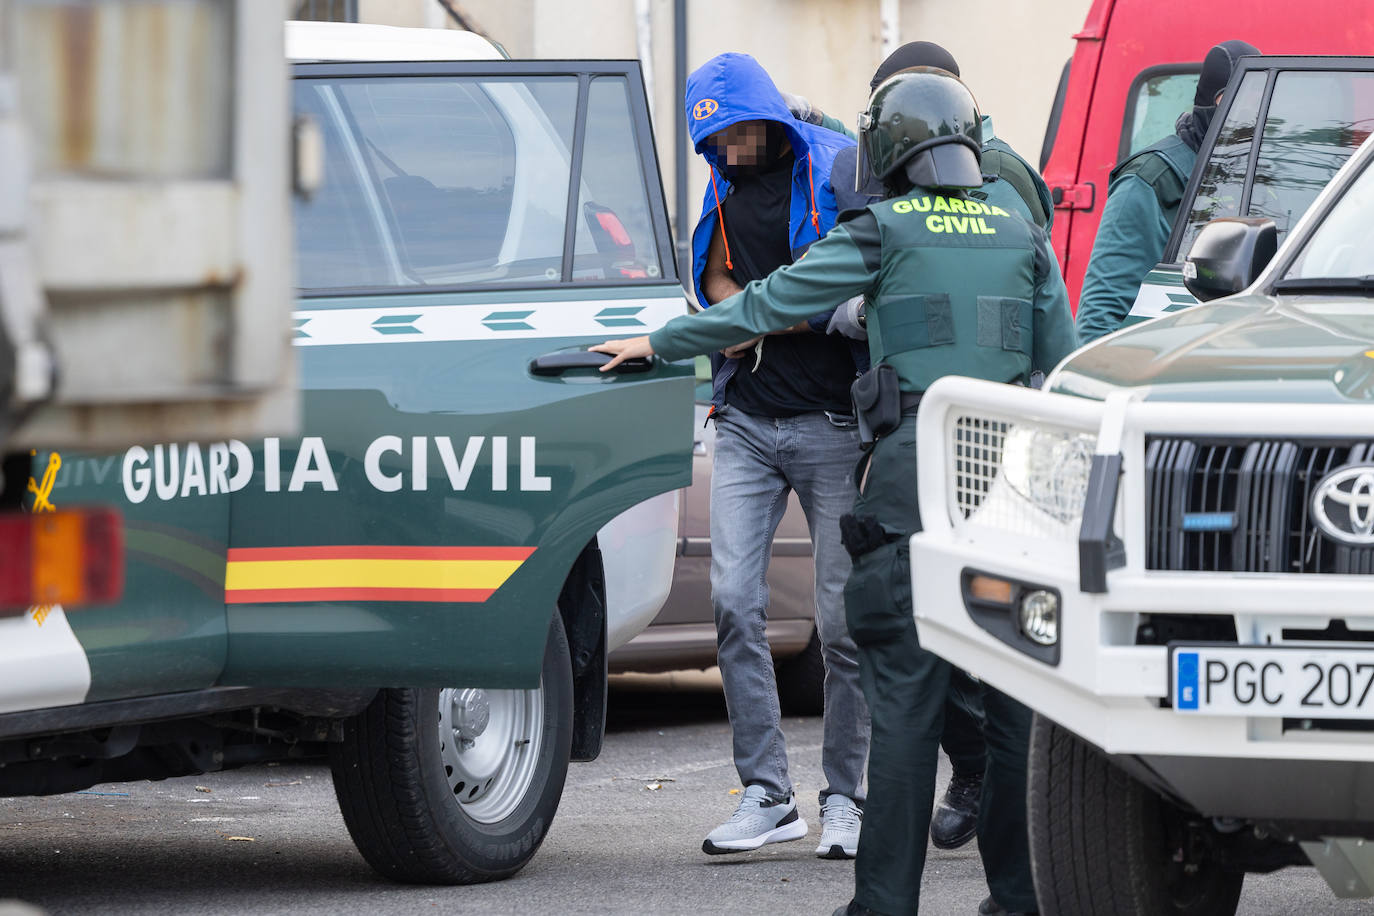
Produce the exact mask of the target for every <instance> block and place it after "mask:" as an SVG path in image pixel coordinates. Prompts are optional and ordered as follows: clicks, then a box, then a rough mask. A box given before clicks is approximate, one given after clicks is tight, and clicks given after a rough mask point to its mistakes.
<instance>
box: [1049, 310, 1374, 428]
mask: <svg viewBox="0 0 1374 916" xmlns="http://www.w3.org/2000/svg"><path fill="white" fill-rule="evenodd" d="M1047 387H1049V388H1051V389H1052V390H1054V391H1057V392H1060V393H1062V394H1072V395H1078V396H1080V397H1089V398H1095V399H1101V398H1105V397H1106V396H1107V395H1108V394H1109V393H1110V392H1111V391H1113V390H1116V389H1120V388H1136V387H1148V388H1149V393H1148V394H1147V395H1146V399H1147V400H1161V401H1238V402H1255V401H1265V402H1295V403H1349V402H1351V401H1354V402H1361V401H1364V402H1369V403H1374V301H1371V300H1370V299H1367V298H1362V297H1358V296H1338V297H1325V296H1284V297H1281V298H1280V297H1274V296H1264V295H1253V294H1252V295H1244V296H1235V297H1231V298H1228V299H1223V300H1219V301H1217V302H1213V303H1209V304H1206V305H1198V306H1194V307H1192V308H1189V309H1186V310H1184V311H1181V312H1178V313H1176V314H1173V315H1168V316H1165V317H1163V318H1158V319H1155V320H1154V321H1148V322H1144V323H1142V324H1138V325H1132V326H1131V327H1129V328H1126V329H1125V330H1122V331H1119V332H1117V333H1115V334H1112V335H1111V336H1109V337H1105V338H1103V339H1101V340H1099V341H1097V342H1096V343H1094V344H1093V345H1091V346H1089V347H1085V348H1084V349H1082V350H1079V351H1078V352H1077V353H1075V354H1073V355H1072V356H1070V357H1069V358H1068V359H1067V360H1066V361H1065V362H1064V363H1063V364H1061V366H1060V367H1059V369H1058V370H1057V371H1056V372H1055V373H1054V374H1053V375H1052V376H1051V378H1050V379H1049V383H1048V385H1047Z"/></svg>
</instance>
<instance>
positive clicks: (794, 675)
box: [773, 630, 825, 716]
mask: <svg viewBox="0 0 1374 916" xmlns="http://www.w3.org/2000/svg"><path fill="white" fill-rule="evenodd" d="M773 668H774V671H775V673H776V675H777V680H778V703H779V704H780V705H781V707H782V713H783V715H785V716H819V715H821V714H822V713H823V712H824V711H825V659H824V658H822V657H821V633H820V630H812V631H811V641H810V642H808V643H807V644H806V648H805V649H803V650H801V652H800V653H798V654H797V655H794V656H792V657H791V658H786V659H782V660H780V661H777V662H774V664H773Z"/></svg>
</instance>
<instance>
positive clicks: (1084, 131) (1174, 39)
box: [1044, 0, 1374, 311]
mask: <svg viewBox="0 0 1374 916" xmlns="http://www.w3.org/2000/svg"><path fill="white" fill-rule="evenodd" d="M1353 6H1355V7H1358V6H1359V4H1355V5H1353ZM1074 38H1075V39H1076V40H1077V47H1076V49H1075V51H1074V55H1073V58H1072V61H1071V63H1070V65H1069V73H1068V79H1067V81H1066V83H1065V86H1064V95H1063V105H1062V108H1061V107H1059V106H1058V105H1056V111H1055V112H1054V114H1053V115H1052V116H1051V125H1050V131H1049V133H1052V134H1053V148H1052V149H1051V150H1050V153H1049V159H1048V162H1047V163H1046V164H1045V167H1044V175H1045V180H1046V182H1047V183H1048V184H1049V186H1050V190H1051V192H1052V194H1053V195H1054V200H1055V208H1056V210H1057V211H1058V212H1056V213H1055V217H1054V233H1053V240H1054V248H1055V253H1056V255H1058V257H1059V264H1060V267H1061V269H1062V270H1063V271H1064V279H1065V281H1066V282H1067V283H1068V287H1069V296H1070V300H1071V301H1072V302H1073V303H1074V309H1075V311H1076V310H1077V303H1078V294H1079V290H1080V289H1081V288H1082V286H1083V274H1084V272H1085V271H1086V270H1087V267H1088V257H1089V255H1091V254H1092V246H1093V240H1094V239H1095V238H1096V237H1097V223H1098V220H1099V219H1101V215H1102V206H1103V204H1104V203H1105V202H1106V196H1107V178H1108V175H1109V174H1110V172H1111V170H1112V167H1113V166H1114V165H1115V164H1116V163H1117V162H1119V161H1121V160H1122V159H1124V158H1125V157H1126V156H1127V155H1129V154H1130V153H1131V152H1134V151H1136V150H1138V149H1143V148H1144V147H1146V146H1149V145H1150V144H1152V143H1154V142H1155V141H1156V140H1160V139H1162V138H1163V137H1165V136H1167V135H1168V134H1170V133H1172V132H1173V123H1174V120H1175V119H1176V118H1177V117H1178V115H1180V114H1182V113H1183V112H1184V111H1186V110H1188V109H1189V108H1191V107H1192V99H1193V90H1194V88H1195V87H1196V85H1197V73H1198V70H1199V69H1200V67H1201V63H1202V58H1203V57H1204V56H1205V55H1206V53H1207V49H1208V48H1210V47H1212V46H1213V45H1215V44H1217V43H1218V42H1222V41H1226V40H1227V39H1231V38H1240V39H1244V40H1245V41H1248V42H1250V43H1251V44H1253V45H1255V46H1256V47H1258V48H1259V49H1260V50H1261V51H1263V52H1264V53H1266V54H1365V53H1369V52H1370V50H1371V49H1374V16H1369V15H1359V14H1357V13H1354V12H1352V4H1351V3H1350V2H1349V0H1304V3H1303V4H1302V14H1301V15H1294V12H1293V8H1292V7H1291V6H1289V5H1285V4H1275V3H1254V2H1253V0H1213V2H1211V3H1206V4H1202V3H1196V2H1194V0H1094V3H1093V5H1092V8H1091V9H1090V10H1089V11H1088V17H1087V20H1086V21H1085V22H1084V24H1083V29H1082V31H1080V32H1079V33H1078V34H1077V35H1075V36H1074ZM1056 121H1057V123H1055V122H1056Z"/></svg>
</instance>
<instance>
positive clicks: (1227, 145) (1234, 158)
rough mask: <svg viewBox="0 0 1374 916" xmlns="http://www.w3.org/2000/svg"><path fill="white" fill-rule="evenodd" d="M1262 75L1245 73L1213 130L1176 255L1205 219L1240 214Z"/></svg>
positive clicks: (1183, 252)
mask: <svg viewBox="0 0 1374 916" xmlns="http://www.w3.org/2000/svg"><path fill="white" fill-rule="evenodd" d="M1265 78H1266V74H1265V73H1264V72H1263V71H1255V70H1252V71H1251V72H1249V73H1247V74H1245V77H1244V79H1242V80H1241V84H1240V88H1239V89H1237V90H1236V98H1235V100H1234V101H1233V102H1232V103H1231V109H1230V111H1229V112H1227V115H1226V121H1225V123H1224V124H1222V125H1221V130H1220V131H1218V133H1217V139H1216V144H1215V145H1214V146H1213V147H1212V155H1211V158H1209V159H1208V160H1207V166H1206V169H1205V170H1204V171H1203V173H1202V180H1201V182H1200V183H1199V184H1198V189H1197V195H1196V196H1195V197H1194V198H1193V206H1192V209H1190V210H1189V211H1188V223H1187V226H1186V228H1185V229H1184V231H1183V243H1182V244H1181V245H1180V246H1179V249H1178V251H1179V253H1178V257H1177V258H1176V259H1175V260H1179V261H1181V260H1183V258H1184V257H1185V256H1186V255H1187V254H1188V251H1189V249H1191V248H1192V247H1193V239H1195V238H1197V234H1198V232H1199V230H1201V229H1202V227H1203V226H1205V225H1206V224H1207V223H1208V222H1210V221H1211V220H1214V219H1219V218H1221V217H1223V216H1236V215H1237V214H1239V213H1240V205H1241V195H1242V194H1243V193H1244V191H1245V174H1246V172H1247V171H1248V170H1249V167H1250V152H1251V149H1252V148H1253V146H1254V140H1255V124H1256V123H1257V122H1258V121H1259V106H1260V100H1261V99H1262V98H1263V96H1264V81H1265Z"/></svg>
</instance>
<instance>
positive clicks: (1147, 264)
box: [1078, 174, 1174, 343]
mask: <svg viewBox="0 0 1374 916" xmlns="http://www.w3.org/2000/svg"><path fill="white" fill-rule="evenodd" d="M1173 215H1174V214H1165V213H1164V212H1163V211H1161V210H1160V206H1159V198H1158V197H1156V196H1155V192H1154V189H1153V188H1151V187H1150V186H1149V185H1148V184H1146V183H1145V181H1144V180H1142V179H1141V178H1139V177H1137V176H1135V175H1131V174H1128V175H1122V176H1121V177H1120V178H1119V179H1118V180H1117V181H1116V183H1115V184H1113V185H1112V187H1111V188H1110V190H1109V191H1108V193H1107V204H1106V206H1105V207H1103V208H1102V222H1101V223H1100V224H1099V225H1098V227H1097V239H1096V240H1095V241H1094V242H1093V253H1092V259H1091V260H1089V261H1088V271H1087V275H1086V276H1085V277H1084V278H1083V292H1082V294H1081V295H1080V296H1079V297H1078V333H1079V336H1081V337H1082V338H1083V342H1084V343H1087V342H1089V341H1092V340H1096V339H1097V338H1099V337H1101V336H1102V335H1104V334H1110V333H1111V332H1112V331H1115V330H1117V329H1118V328H1120V327H1121V323H1122V322H1123V321H1125V320H1126V314H1127V313H1128V312H1130V310H1131V305H1132V304H1133V303H1134V302H1135V297H1136V294H1137V293H1139V292H1140V285H1141V283H1143V282H1144V281H1145V275H1146V274H1148V273H1149V272H1150V270H1151V269H1152V268H1153V267H1154V266H1155V265H1156V264H1158V263H1159V259H1160V258H1162V257H1163V256H1164V246H1165V245H1166V244H1167V243H1168V241H1169V233H1170V231H1172V229H1173V219H1172V217H1173Z"/></svg>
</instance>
